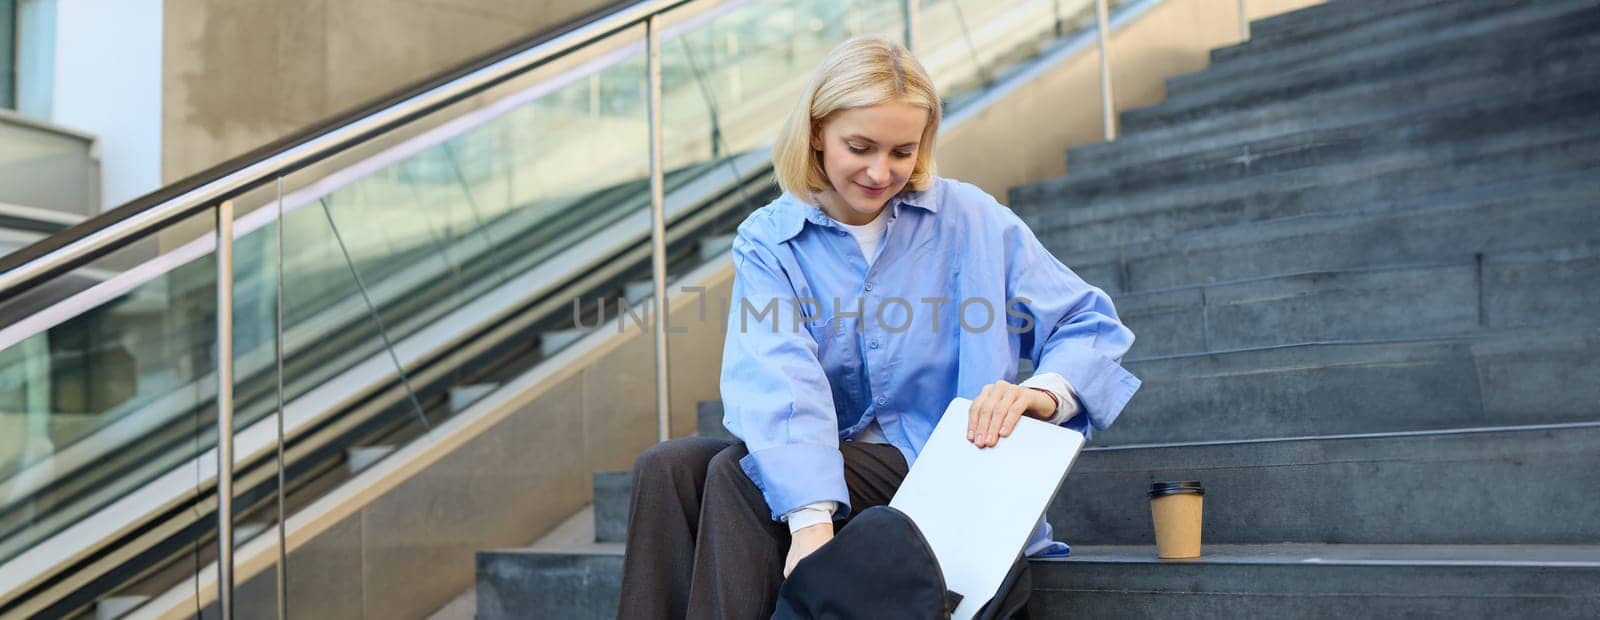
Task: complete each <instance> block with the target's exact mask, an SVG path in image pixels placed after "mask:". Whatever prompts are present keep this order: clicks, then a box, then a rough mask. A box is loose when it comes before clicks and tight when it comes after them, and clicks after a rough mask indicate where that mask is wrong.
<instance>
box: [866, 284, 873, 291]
mask: <svg viewBox="0 0 1600 620" xmlns="http://www.w3.org/2000/svg"><path fill="white" fill-rule="evenodd" d="M867 290H869V291H870V290H872V283H871V282H868V283H867Z"/></svg>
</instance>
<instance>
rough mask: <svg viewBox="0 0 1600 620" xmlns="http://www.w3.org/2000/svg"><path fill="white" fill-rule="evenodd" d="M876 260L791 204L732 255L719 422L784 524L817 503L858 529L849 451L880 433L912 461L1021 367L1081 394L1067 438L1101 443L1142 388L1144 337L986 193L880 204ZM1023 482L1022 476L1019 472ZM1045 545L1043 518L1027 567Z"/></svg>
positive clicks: (947, 186)
mask: <svg viewBox="0 0 1600 620" xmlns="http://www.w3.org/2000/svg"><path fill="white" fill-rule="evenodd" d="M885 208H886V209H890V210H891V211H890V212H889V216H890V220H889V223H888V229H887V231H886V232H885V236H884V239H883V242H882V244H881V246H880V248H879V250H878V256H877V259H876V260H875V261H872V262H871V263H870V267H869V261H868V260H867V258H868V257H865V256H862V254H861V250H860V248H859V247H858V245H857V244H856V241H855V239H854V238H852V237H851V236H850V235H849V233H848V232H847V231H845V230H844V228H843V227H841V226H840V225H839V224H838V223H837V222H835V221H833V219H832V218H829V217H828V216H827V215H826V214H825V213H824V212H823V211H822V209H821V208H819V207H817V206H815V205H812V204H808V203H806V202H804V201H802V200H800V199H798V198H796V197H794V196H793V195H790V194H784V195H783V196H781V197H780V198H778V199H777V200H775V201H773V202H772V203H771V204H769V205H767V206H765V207H762V208H761V209H759V210H757V211H756V212H755V213H753V214H751V215H750V217H749V218H748V219H746V220H745V222H744V223H743V224H741V225H740V226H739V233H738V237H737V239H736V240H735V241H734V244H733V262H734V269H735V275H734V283H733V297H732V303H731V304H730V307H729V320H728V335H727V339H726V342H725V345H724V348H723V355H722V401H723V406H724V412H725V414H724V415H725V417H724V419H723V423H724V424H725V425H726V426H727V427H728V430H729V431H730V432H732V433H733V434H734V435H735V436H737V437H739V438H740V439H742V440H743V441H744V442H745V444H746V445H747V447H748V448H749V450H750V455H749V456H747V457H745V459H744V460H743V461H742V463H741V464H742V466H743V468H744V470H745V473H746V474H748V475H749V476H750V479H751V480H752V481H754V482H755V484H756V486H757V487H759V488H760V489H761V492H762V494H763V496H764V497H765V498H766V501H767V505H768V507H769V508H770V509H771V510H772V518H773V519H778V518H779V517H780V516H781V515H784V514H786V513H788V512H789V511H791V510H794V509H796V508H799V507H801V506H805V505H807V504H811V503H813V502H821V501H833V502H838V505H839V510H838V511H837V512H836V513H835V518H840V517H844V516H846V515H848V514H849V513H850V497H849V494H848V493H847V492H846V488H845V479H844V459H843V457H842V455H841V454H840V452H839V442H840V441H841V440H846V441H848V440H850V439H852V438H853V437H855V435H856V434H857V433H859V432H861V431H862V430H863V429H865V428H866V427H867V426H868V425H869V424H870V423H871V422H872V421H873V420H877V421H878V423H879V425H880V427H881V429H882V432H883V435H884V436H885V437H886V438H887V439H888V441H889V443H891V444H893V445H894V446H895V447H896V448H899V449H900V452H901V453H902V454H904V455H905V458H906V462H907V463H913V462H915V461H916V458H917V453H918V452H920V451H921V450H922V447H923V445H924V444H925V443H926V442H927V440H928V436H929V435H931V434H932V433H933V428H934V426H935V425H937V424H938V422H939V417H940V416H941V415H942V414H943V413H944V411H945V408H946V407H947V406H948V405H949V404H950V401H951V400H952V399H954V398H956V397H964V398H975V397H977V395H978V393H979V392H980V391H981V390H982V389H983V386H985V385H987V384H989V383H993V382H995V381H997V380H1000V379H1005V380H1008V381H1015V380H1016V376H1017V368H1018V361H1019V360H1020V359H1022V358H1024V357H1025V358H1027V359H1029V360H1030V361H1032V362H1033V366H1034V368H1035V369H1036V371H1037V372H1054V373H1057V374H1060V375H1061V376H1063V377H1065V378H1066V379H1067V381H1068V382H1069V383H1071V385H1072V388H1073V391H1074V393H1075V395H1076V396H1077V399H1078V402H1079V404H1080V405H1081V409H1080V412H1079V413H1078V415H1076V416H1074V417H1073V418H1071V419H1069V420H1067V421H1066V422H1065V423H1064V424H1065V425H1066V426H1067V427H1069V428H1072V429H1074V430H1077V431H1079V432H1082V433H1084V434H1085V435H1089V434H1090V433H1091V432H1092V429H1094V428H1099V429H1104V428H1106V427H1108V426H1110V425H1111V423H1112V421H1114V420H1116V418H1117V414H1118V413H1120V412H1121V411H1122V408H1123V406H1124V405H1125V404H1127V402H1128V399H1129V398H1131V397H1132V396H1133V393H1134V392H1135V391H1136V390H1138V388H1139V380H1138V379H1137V378H1135V377H1134V376H1133V375H1132V374H1130V373H1129V372H1128V371H1127V370H1125V369H1123V368H1122V365H1121V364H1120V360H1121V358H1122V355H1123V354H1124V353H1126V352H1127V350H1128V347H1130V346H1132V344H1133V332H1131V331H1129V330H1128V328H1127V327H1124V326H1123V325H1122V323H1121V322H1120V321H1119V320H1118V319H1117V313H1116V309H1115V308H1114V307H1113V306H1112V304H1111V300H1110V298H1108V297H1107V296H1106V294H1105V293H1104V292H1103V291H1101V290H1100V289H1098V288H1095V287H1093V286H1090V285H1088V284H1087V283H1085V282H1084V281H1083V280H1082V279H1081V278H1079V277H1078V276H1077V275H1076V274H1074V273H1073V272H1072V271H1071V270H1070V269H1068V268H1067V267H1066V266H1064V265H1062V264H1061V262H1060V261H1058V260H1056V258H1055V257H1054V256H1052V255H1051V254H1050V253H1049V252H1048V251H1047V250H1045V248H1044V246H1043V245H1041V244H1040V243H1039V241H1038V239H1037V238H1036V237H1034V235H1033V232H1032V231H1030V230H1029V229H1028V227H1027V226H1026V225H1024V224H1023V223H1022V221H1021V220H1020V219H1019V218H1017V216H1016V215H1015V214H1014V213H1012V212H1011V210H1010V209H1008V208H1006V207H1004V206H1002V205H1001V204H1000V203H999V202H997V201H996V200H995V199H994V198H993V197H991V196H989V195H988V194H987V193H985V192H984V191H983V190H981V189H978V188H977V187H976V186H973V185H970V184H966V183H960V182H957V181H952V180H949V179H935V181H934V183H933V184H932V185H930V186H929V187H928V188H927V189H926V190H924V191H921V192H908V193H904V194H902V195H901V196H898V197H896V198H894V199H892V200H890V202H889V203H888V204H887V205H886V206H885ZM1018 475H1025V472H1018ZM1059 548H1060V547H1059V546H1055V547H1052V546H1051V545H1050V529H1049V524H1048V523H1045V522H1043V521H1042V520H1041V522H1040V524H1039V527H1038V528H1036V529H1035V531H1034V534H1033V537H1032V539H1031V540H1030V541H1029V544H1028V548H1027V552H1028V553H1029V555H1036V554H1039V553H1041V552H1050V551H1051V550H1052V549H1056V550H1057V552H1059Z"/></svg>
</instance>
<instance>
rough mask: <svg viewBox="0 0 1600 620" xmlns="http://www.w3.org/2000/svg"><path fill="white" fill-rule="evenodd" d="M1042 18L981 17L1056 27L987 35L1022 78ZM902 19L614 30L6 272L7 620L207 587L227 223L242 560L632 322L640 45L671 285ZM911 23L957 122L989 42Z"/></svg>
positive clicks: (696, 262) (611, 24)
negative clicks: (386, 464) (846, 51)
mask: <svg viewBox="0 0 1600 620" xmlns="http://www.w3.org/2000/svg"><path fill="white" fill-rule="evenodd" d="M946 2H947V3H948V4H949V6H952V7H955V8H956V9H957V10H956V11H955V12H954V14H955V15H957V16H961V15H962V14H961V13H960V12H959V8H960V6H959V5H956V4H955V2H954V1H953V0H946ZM923 4H924V5H926V6H924V7H923V9H922V10H923V12H924V13H923V14H924V15H929V14H930V13H931V12H932V11H934V10H935V9H937V8H938V7H939V5H940V3H938V2H930V3H923ZM1061 4H1069V5H1070V4H1072V3H1060V2H1056V3H1052V2H1042V3H1041V2H1003V3H995V4H994V5H993V6H991V7H988V8H986V9H985V10H986V11H989V12H988V13H983V14H980V15H978V16H977V19H979V20H992V21H995V22H999V21H1001V20H1008V21H1006V22H1005V23H1007V24H1011V23H1014V22H1015V21H1016V20H1018V17H1017V15H1018V14H1019V13H1026V14H1027V15H1035V14H1037V12H1038V11H1042V10H1048V11H1049V12H1048V14H1047V16H1048V17H1050V18H1053V19H1054V20H1055V23H1054V24H1052V23H1050V21H1049V20H1048V19H1046V20H1043V21H1041V22H1040V23H1039V24H1038V25H1037V26H1036V27H1034V28H1033V29H1032V30H1029V31H1028V32H1029V33H1032V34H1030V35H1029V36H1018V34H1017V32H1016V31H1015V30H1014V29H1013V30H1010V31H1004V32H1001V33H1000V34H999V35H990V36H994V37H996V40H1002V39H1003V41H1004V42H1005V44H1004V45H1003V46H1002V45H999V44H996V46H997V48H998V47H1003V48H1004V49H1000V50H999V51H998V52H995V53H994V56H995V57H998V58H1004V59H1006V60H1005V63H1016V62H1020V60H1019V59H1026V58H1029V57H1031V56H1032V55H1036V54H1037V53H1039V52H1041V50H1044V49H1046V48H1047V47H1048V45H1047V44H1048V43H1050V42H1051V41H1055V40H1056V38H1059V37H1060V36H1061V35H1060V33H1061V31H1062V28H1061V26H1060V22H1061V21H1062V20H1063V19H1064V17H1063V16H1064V15H1065V16H1068V17H1071V16H1078V15H1081V14H1082V13H1083V7H1082V6H1068V7H1065V8H1063V7H1061V6H1060V5H1061ZM1079 4H1083V5H1090V4H1092V3H1079ZM1041 7H1043V8H1041ZM1064 11H1065V12H1064ZM903 14H904V9H903V6H902V4H901V3H900V2H881V1H857V2H835V1H823V0H808V1H804V2H781V3H780V2H760V1H728V2H712V1H705V2H682V1H674V2H640V3H634V4H624V5H617V6H613V7H609V8H608V9H607V10H605V11H602V12H601V13H599V14H596V15H591V16H587V17H585V18H582V19H580V20H578V21H577V22H575V23H573V24H570V25H568V26H564V27H562V28H558V29H556V30H554V31H551V32H548V33H544V34H542V35H540V36H538V37H533V38H530V39H528V40H526V41H523V42H520V43H518V44H516V45H513V46H510V47H508V48H506V49H503V50H499V51H497V52H495V53H493V54H489V55H486V56H484V57H483V58H480V59H478V60H475V61H473V62H471V63H468V64H466V65H463V66H462V67H460V68H457V69H455V70H452V71H450V72H447V73H446V74H443V75H441V76H438V77H437V78H434V79H431V80H428V81H427V82H425V83H422V84H419V85H417V86H415V87H412V88H409V89H406V90H405V91H403V92H400V93H397V94H395V95H393V96H390V97H386V98H384V99H382V100H380V101H376V102H374V103H373V104H371V105H369V106H366V107H364V108H362V109H360V110H356V111H353V112H351V113H348V114H345V115H341V116H340V117H338V118H335V119H331V120H330V121H328V122H327V123H324V124H322V125H319V126H317V127H313V128H309V129H307V130H306V131H304V132H301V133H299V134H297V135H295V136H291V137H289V138H286V139H285V140H283V141H280V142H279V143H275V144H273V145H269V146H267V147H263V148H262V149H260V150H258V151H255V152H252V153H250V154H247V155H245V156H242V157H241V158H239V159H236V160H234V161H230V162H227V163H224V164H222V165H219V166H218V167H216V168H213V169H211V170H208V171H206V172H203V173H201V174H199V175H196V176H195V177H192V178H190V179H186V180H184V181H181V182H179V183H177V184H174V185H173V186H170V187H167V188H163V189H161V190H158V191H157V192H155V193H153V194H151V195H149V196H146V197H143V198H140V199H138V200H136V201H134V202H132V203H130V204H128V205H125V206H123V207H121V208H118V209H116V210H114V211H111V212H108V213H106V214H104V215H102V216H99V217H96V218H93V219H91V220H89V221H86V222H83V223H81V224H79V225H76V226H73V227H71V228H69V229H67V230H64V231H60V232H57V233H55V234H52V235H51V236H50V237H48V238H46V239H45V240H43V241H41V242H39V243H36V244H34V245H32V246H29V247H27V248H24V249H22V250H20V251H18V252H15V253H12V254H9V255H6V256H4V257H0V416H4V417H3V418H0V430H3V431H4V432H0V438H3V439H0V617H6V618H9V617H13V616H15V617H33V616H39V617H78V616H90V615H98V616H100V617H107V616H113V617H114V616H116V615H117V614H118V613H121V611H122V610H127V609H136V608H137V607H138V605H139V604H141V603H142V602H143V601H146V600H148V599H149V597H151V596H154V595H155V594H156V593H159V592H163V591H165V590H167V589H170V588H172V587H173V586H175V585H176V584H182V583H186V582H187V581H189V580H193V579H194V575H195V573H196V572H197V571H198V570H199V567H201V566H203V565H204V564H205V563H207V562H211V561H214V559H215V556H216V550H215V546H216V542H215V541H216V536H217V523H216V521H217V519H216V507H217V498H216V495H215V493H216V485H215V473H216V466H215V463H216V454H217V451H216V446H215V443H216V430H215V429H216V423H217V419H218V414H217V402H216V400H217V399H216V394H215V391H216V390H215V387H216V383H217V372H218V363H217V361H218V360H217V359H216V357H217V351H218V347H217V342H216V335H217V329H216V318H217V315H218V314H217V303H216V298H217V296H218V290H219V283H218V278H217V271H218V270H217V262H216V261H217V258H216V253H215V246H216V243H215V237H216V230H217V223H216V218H217V217H218V215H217V214H218V213H219V212H223V211H221V210H220V209H219V205H222V204H224V203H226V204H227V205H228V208H229V209H230V210H231V211H232V212H233V213H235V217H234V219H233V220H232V228H233V230H234V239H235V241H234V250H233V251H234V262H233V271H232V283H231V288H232V292H233V295H232V300H233V323H232V325H233V341H232V345H231V348H232V351H233V356H232V367H233V370H232V372H233V378H234V380H233V414H232V415H233V418H232V423H233V427H234V429H235V440H234V443H235V445H236V447H235V455H236V458H235V468H234V497H235V499H234V512H235V518H234V523H235V528H234V529H235V541H236V546H237V545H238V544H242V543H244V542H245V541H247V540H248V539H250V538H251V537H253V536H272V535H275V534H276V531H275V528H276V527H277V523H278V521H279V517H278V515H279V513H280V511H281V512H282V513H283V514H293V513H294V512H295V511H296V510H297V509H298V508H300V507H302V506H306V505H308V504H309V503H310V502H312V501H314V500H315V499H317V498H318V497H321V496H322V495H323V494H325V493H327V492H328V491H329V490H331V489H334V488H337V487H338V486H339V485H340V484H342V483H343V482H345V481H347V480H349V479H350V478H351V477H352V476H353V475H355V474H356V473H358V472H359V471H360V470H361V469H362V468H363V467H368V466H370V465H371V464H372V463H374V462H377V461H378V460H380V459H382V458H383V457H384V456H385V455H388V454H391V453H393V452H394V451H395V450H396V449H397V448H398V447H401V446H404V445H406V444H407V443H408V442H410V441H412V440H414V439H416V438H418V437H421V436H424V435H425V434H427V433H428V432H429V431H430V430H432V429H435V428H437V427H438V426H439V425H440V424H442V423H444V422H445V421H447V420H449V419H450V418H451V416H453V415H454V414H456V413H459V412H461V411H462V410H464V409H465V408H466V407H468V406H470V405H471V403H472V402H474V401H475V400H476V399H478V398H482V397H483V396H484V395H485V394H488V393H491V392H492V391H493V390H494V389H496V388H497V387H498V386H501V385H504V384H506V383H508V382H510V381H511V380H513V379H514V378H516V377H517V376H519V375H522V374H524V373H527V372H529V371H530V370H531V369H534V368H537V367H539V365H540V364H541V363H542V362H544V361H545V360H547V359H548V358H550V357H551V356H552V355H555V354H556V353H558V352H560V351H561V350H562V349H563V348H564V347H566V346H569V345H571V343H572V342H574V340H575V338H574V335H575V334H581V333H582V332H583V331H584V329H585V327H586V325H589V324H592V323H593V322H594V320H595V319H596V317H595V311H594V308H593V307H592V306H585V305H584V304H580V303H576V300H598V299H622V300H625V301H626V303H628V304H634V305H638V306H643V305H644V304H646V303H647V297H648V294H647V293H648V290H649V287H648V283H649V282H650V281H651V273H652V268H653V265H652V262H651V237H650V226H649V222H650V213H649V204H650V192H649V189H650V188H649V180H648V178H647V176H646V174H645V173H646V172H647V170H648V159H647V158H646V157H645V154H646V153H647V152H648V148H647V147H648V142H647V137H648V134H647V133H646V131H645V129H646V128H647V127H648V122H647V119H648V115H647V113H646V105H647V98H646V97H644V96H643V95H644V92H643V85H644V84H645V83H646V82H645V75H646V74H645V71H644V68H645V61H644V55H643V49H642V48H643V45H642V42H643V40H644V39H643V32H644V26H643V25H642V24H643V22H642V20H643V19H645V18H646V17H648V16H650V15H659V17H657V18H656V19H657V25H658V27H660V28H661V32H660V34H661V41H662V45H661V65H662V82H661V84H662V109H661V114H662V116H661V118H662V125H663V127H664V132H665V140H664V143H663V151H664V153H663V156H664V164H665V168H664V170H665V172H664V179H665V192H666V195H667V201H666V203H667V205H666V217H667V222H666V224H667V228H666V238H665V245H666V254H667V264H666V271H667V273H668V278H669V282H671V281H674V280H675V279H676V278H678V277H681V276H682V275H684V274H687V273H689V272H690V271H692V270H694V269H695V268H696V267H699V266H700V265H702V264H703V263H705V262H706V261H715V260H724V258H723V257H724V256H725V254H726V248H727V245H728V244H729V243H730V239H731V234H732V232H733V230H734V228H735V227H736V226H737V225H738V223H739V222H741V221H742V220H743V218H744V217H745V215H747V214H748V213H749V212H750V211H751V210H753V209H755V208H757V207H759V206H760V205H762V204H765V203H766V202H768V201H770V200H771V199H772V198H773V197H775V196H776V192H777V190H776V188H775V186H774V185H773V183H772V181H771V171H770V164H769V163H768V161H767V155H766V148H767V145H768V144H769V142H770V138H771V136H770V134H771V133H772V130H773V128H775V127H776V126H777V123H778V122H779V121H781V118H782V115H783V114H785V113H786V112H787V108H788V105H789V104H790V102H792V101H793V100H794V98H795V96H796V93H797V92H799V90H800V89H801V88H803V86H804V83H805V80H806V79H807V77H808V75H807V74H808V72H809V70H810V68H811V67H812V66H813V65H814V64H815V62H816V61H817V59H819V58H820V57H821V55H822V54H823V53H825V52H826V51H827V49H828V48H830V47H831V46H832V44H833V43H835V42H837V41H838V40H840V39H842V38H844V37H846V36H849V35H850V34H854V33H856V32H863V31H873V32H882V33H884V34H889V35H895V34H898V32H899V31H900V30H901V29H902V25H901V24H902V22H901V21H900V19H901V16H902V15H903ZM924 19H928V18H926V17H925V18H924ZM961 19H963V20H965V19H967V17H961ZM929 22H930V26H934V25H936V26H938V27H937V28H933V27H930V30H932V31H935V32H948V33H950V34H949V36H947V37H944V38H942V39H941V37H939V36H930V37H928V39H929V42H930V51H929V52H927V53H924V54H923V55H924V57H925V58H929V59H930V61H929V65H930V66H929V69H930V71H932V72H933V73H934V74H935V75H936V77H937V78H939V79H940V80H941V82H942V83H941V88H943V89H944V90H946V91H949V92H950V95H949V98H950V99H949V101H951V102H956V101H959V100H960V97H961V96H962V95H966V94H970V93H974V92H980V91H981V90H982V88H983V87H984V86H985V85H987V84H988V83H990V82H992V81H993V80H994V79H995V76H996V74H997V72H1000V71H1001V70H1003V69H1004V66H1003V65H997V64H995V63H994V62H988V61H985V62H979V61H978V58H977V54H976V52H975V51H974V47H975V46H974V41H973V36H974V34H973V33H974V32H976V33H978V36H980V37H981V36H983V35H982V32H983V29H982V28H976V27H970V28H969V24H967V23H966V22H965V21H963V22H961V23H959V24H944V23H942V22H933V21H932V20H929ZM979 25H982V24H979ZM1035 31H1037V32H1035ZM949 50H958V51H949ZM934 58H947V59H948V60H945V61H937V62H936V61H934V60H932V59H934ZM950 105H956V104H955V103H951V104H950ZM602 311H603V310H602ZM280 410H281V411H282V412H283V415H281V416H278V415H275V414H276V413H278V412H279V411H280ZM280 433H281V437H282V441H281V445H282V460H281V465H280V459H279V453H278V446H279V443H280V442H279V436H280ZM280 481H281V485H280ZM280 486H281V487H282V489H281V493H280ZM280 497H283V498H286V499H283V500H280ZM280 501H281V503H280ZM113 601H120V603H118V604H112V602H113ZM118 605H121V607H118Z"/></svg>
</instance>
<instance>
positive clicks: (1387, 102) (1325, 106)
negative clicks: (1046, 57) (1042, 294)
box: [1067, 45, 1600, 174]
mask: <svg viewBox="0 0 1600 620" xmlns="http://www.w3.org/2000/svg"><path fill="white" fill-rule="evenodd" d="M1572 48H1573V46H1562V45H1549V46H1544V47H1541V48H1540V49H1539V50H1537V53H1528V54H1519V55H1516V56H1513V57H1512V58H1513V59H1515V60H1516V61H1517V65H1516V66H1514V67H1500V66H1497V67H1493V68H1492V69H1491V70H1483V71H1477V72H1469V73H1466V74H1462V73H1460V72H1435V73H1426V74H1420V75H1416V76H1410V77H1408V78H1404V79H1397V80H1389V81H1383V82H1377V83H1373V84H1363V85H1360V87H1358V88H1351V89H1343V90H1333V91H1330V92H1328V93H1318V94H1312V95H1308V97H1307V98H1305V99H1301V100H1295V101H1279V102H1275V103H1272V104H1268V105H1262V106H1252V107H1247V108H1242V109H1239V110H1236V111H1233V112H1230V113H1226V114H1215V115H1210V116H1207V117H1205V118H1198V119H1192V120H1189V121H1187V122H1183V123H1176V124H1169V125H1162V126H1158V127H1149V128H1143V129H1140V130H1137V131H1129V132H1127V133H1124V134H1123V135H1122V136H1119V137H1118V138H1117V140H1116V141H1113V142H1096V143H1092V144H1085V145H1081V146H1077V147H1073V148H1071V149H1069V150H1068V151H1067V165H1068V169H1069V170H1070V171H1071V172H1072V173H1073V174H1077V173H1080V172H1093V171H1095V170H1100V169H1103V168H1111V167H1116V166H1126V165H1130V164H1134V163H1139V162H1155V161H1161V160H1164V159H1168V158H1172V157H1177V156H1181V155H1187V154H1192V153H1199V152H1204V151H1206V150H1210V149H1216V148H1222V147H1227V146H1237V145H1241V144H1246V143H1252V142H1257V141H1261V140H1270V139H1277V138H1283V137H1286V136H1291V135H1295V134H1299V133H1302V132H1312V131H1326V130H1331V129H1338V128H1351V127H1360V126H1380V127H1381V126H1382V125H1383V124H1385V123H1391V124H1392V123H1401V122H1407V121H1408V120H1410V119H1415V118H1420V117H1421V116H1422V115H1425V114H1428V113H1429V112H1430V111H1432V110H1449V109H1456V108H1459V107H1461V106H1464V105H1470V106H1479V107H1483V108H1488V107H1493V106H1503V105H1505V104H1508V103H1513V102H1517V101H1537V100H1539V99H1541V98H1546V97H1550V96H1553V95H1559V94H1561V93H1564V92H1570V91H1573V90H1580V89H1583V88H1585V87H1587V86H1588V85H1589V84H1592V83H1593V82H1594V81H1595V79H1596V75H1597V73H1600V63H1595V62H1592V61H1590V62H1586V59H1584V58H1583V57H1582V55H1581V54H1579V53H1577V50H1574V49H1572ZM1124 129H1125V130H1126V129H1127V128H1126V127H1124Z"/></svg>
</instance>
